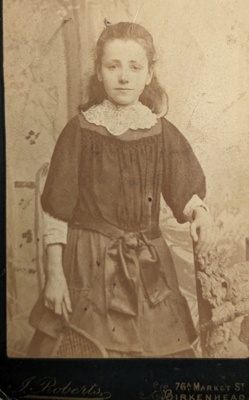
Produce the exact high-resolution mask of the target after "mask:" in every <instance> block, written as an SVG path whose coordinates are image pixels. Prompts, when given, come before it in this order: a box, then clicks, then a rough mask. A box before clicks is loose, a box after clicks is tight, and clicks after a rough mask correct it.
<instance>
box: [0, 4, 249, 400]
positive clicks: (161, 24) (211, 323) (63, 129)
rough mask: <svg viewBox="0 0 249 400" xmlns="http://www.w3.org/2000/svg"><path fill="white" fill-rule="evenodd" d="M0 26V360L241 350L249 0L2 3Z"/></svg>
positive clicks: (246, 300)
mask: <svg viewBox="0 0 249 400" xmlns="http://www.w3.org/2000/svg"><path fill="white" fill-rule="evenodd" d="M3 33H4V34H3V55H4V91H5V94H4V95H5V132H6V139H5V140H6V170H7V172H6V183H7V189H6V209H7V210H6V219H7V222H6V225H7V240H6V241H7V244H6V271H7V283H6V325H7V334H6V336H7V344H6V354H7V357H8V358H21V359H48V358H52V359H60V358H61V359H65V358H66V359H91V358H92V359H99V358H104V359H105V358H106V359H109V358H110V359H150V358H151V359H158V358H160V359H206V358H208V359H220V358H224V359H246V358H248V357H249V206H248V204H249V202H248V196H249V192H248V181H249V134H248V129H249V118H248V109H249V91H248V90H249V89H248V87H249V86H248V85H249V47H248V46H249V7H248V2H247V0H226V1H225V0H217V1H216V0H211V1H197V2H196V1H194V0H183V1H181V0H167V1H165V0H154V1H152V0H52V1H51V0H4V1H3ZM141 398H142V397H141ZM144 398H145V397H144ZM147 398H151V399H156V398H157V399H166V398H167V397H163V396H162V397H153V396H151V397H147ZM176 400H179V399H176ZM185 400H186V399H185ZM221 400H222V399H221ZM234 400H237V399H234ZM240 400H244V399H242V398H241V399H240Z"/></svg>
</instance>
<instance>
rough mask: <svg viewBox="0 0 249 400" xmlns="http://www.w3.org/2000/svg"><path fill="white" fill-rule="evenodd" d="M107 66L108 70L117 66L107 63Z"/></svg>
mask: <svg viewBox="0 0 249 400" xmlns="http://www.w3.org/2000/svg"><path fill="white" fill-rule="evenodd" d="M107 68H108V69H110V70H114V69H116V68H117V65H108V67H107Z"/></svg>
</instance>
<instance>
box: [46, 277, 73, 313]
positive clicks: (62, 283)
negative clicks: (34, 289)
mask: <svg viewBox="0 0 249 400" xmlns="http://www.w3.org/2000/svg"><path fill="white" fill-rule="evenodd" d="M45 306H46V307H47V308H49V309H50V310H52V311H54V312H55V314H57V315H62V316H63V318H64V319H65V320H66V321H68V319H69V318H68V317H69V313H71V312H72V306H71V301H70V296H69V290H68V287H67V282H66V278H65V276H64V274H63V273H60V274H53V273H52V274H51V273H50V274H49V275H48V279H47V283H46V287H45Z"/></svg>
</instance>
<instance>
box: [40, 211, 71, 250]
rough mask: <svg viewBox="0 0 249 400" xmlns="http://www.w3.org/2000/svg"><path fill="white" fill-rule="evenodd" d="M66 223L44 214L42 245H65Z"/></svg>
mask: <svg viewBox="0 0 249 400" xmlns="http://www.w3.org/2000/svg"><path fill="white" fill-rule="evenodd" d="M67 230H68V228H67V223H66V222H64V221H61V220H59V219H56V218H54V217H52V216H51V215H49V214H48V213H44V234H43V238H44V244H45V246H48V245H50V244H54V243H62V244H66V243H67Z"/></svg>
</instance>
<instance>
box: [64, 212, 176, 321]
mask: <svg viewBox="0 0 249 400" xmlns="http://www.w3.org/2000/svg"><path fill="white" fill-rule="evenodd" d="M71 226H72V227H73V228H78V229H84V230H92V231H96V232H99V233H101V234H103V235H105V236H107V237H109V238H110V241H109V242H108V244H107V246H106V248H105V260H104V261H105V264H104V265H105V272H104V273H105V288H106V290H105V298H106V301H105V309H106V311H108V310H115V311H118V312H121V313H124V314H128V315H133V316H135V315H137V312H138V291H139V290H141V289H142V290H143V291H144V293H145V295H146V297H147V298H148V300H149V301H150V303H151V304H152V305H156V304H158V303H159V302H161V301H162V300H164V299H165V298H166V297H167V296H168V295H169V294H170V293H171V290H170V288H169V287H168V285H167V281H166V276H165V273H164V271H163V268H162V263H161V260H160V256H159V255H158V251H157V248H156V245H155V243H153V240H154V239H157V238H159V237H161V235H162V233H161V231H160V229H159V227H158V226H152V227H149V228H147V229H145V230H141V231H135V232H126V231H124V230H122V229H120V228H118V227H116V226H114V225H112V224H109V223H108V222H106V221H103V220H101V221H99V220H95V219H92V220H91V219H87V220H85V221H84V222H81V223H80V224H79V223H74V224H72V225H71ZM140 282H142V285H141V284H140ZM141 286H142V287H141Z"/></svg>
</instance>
